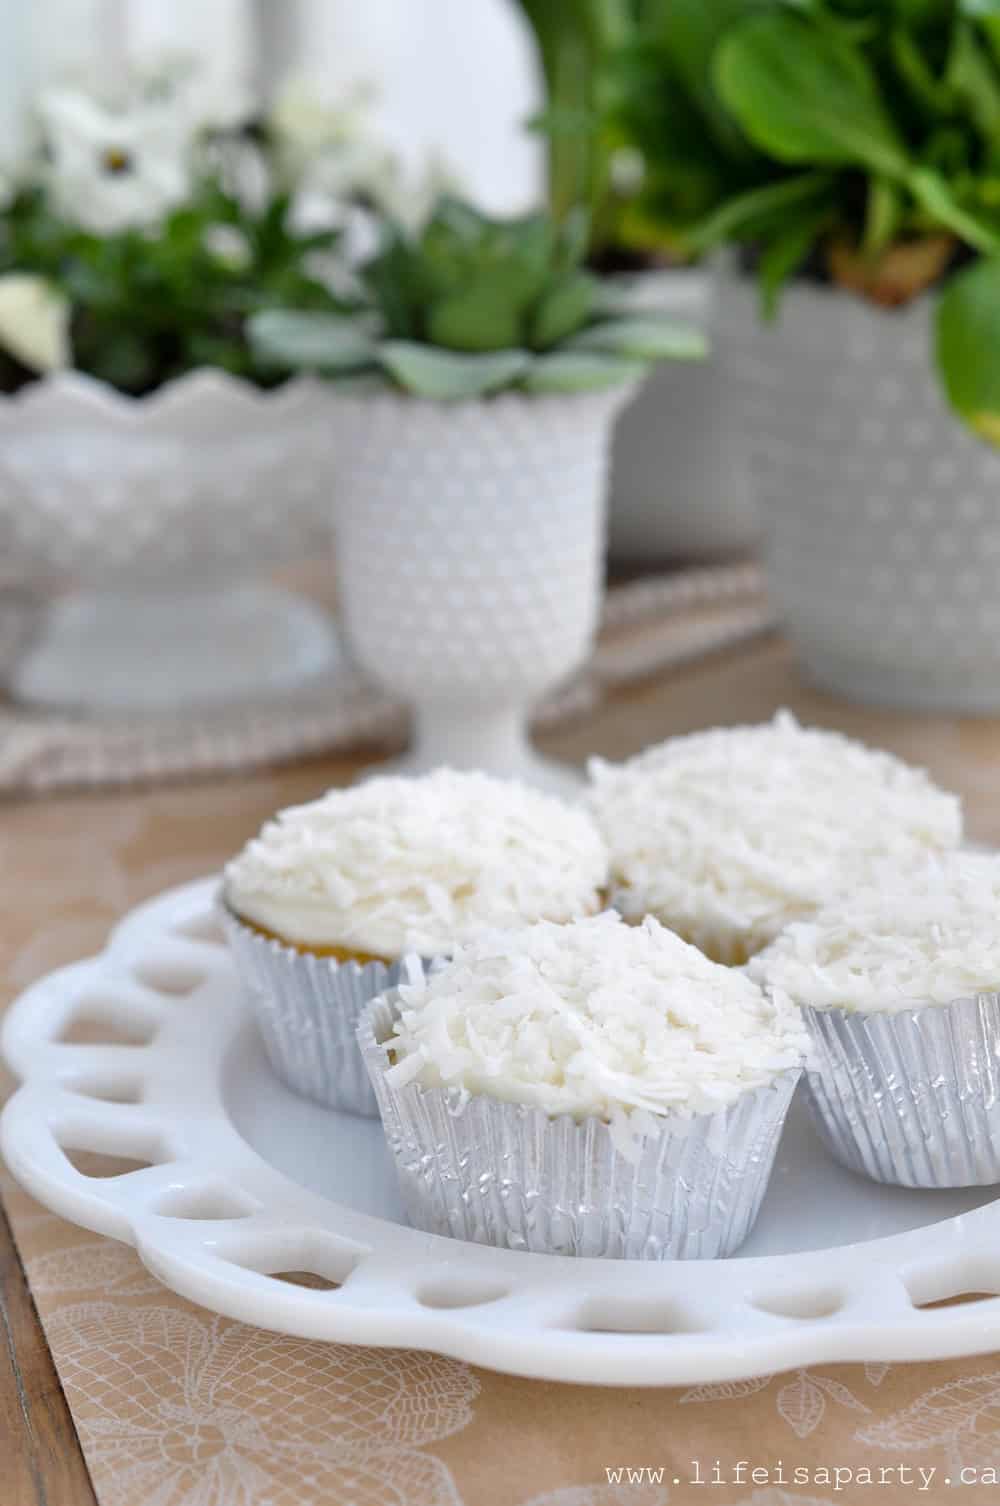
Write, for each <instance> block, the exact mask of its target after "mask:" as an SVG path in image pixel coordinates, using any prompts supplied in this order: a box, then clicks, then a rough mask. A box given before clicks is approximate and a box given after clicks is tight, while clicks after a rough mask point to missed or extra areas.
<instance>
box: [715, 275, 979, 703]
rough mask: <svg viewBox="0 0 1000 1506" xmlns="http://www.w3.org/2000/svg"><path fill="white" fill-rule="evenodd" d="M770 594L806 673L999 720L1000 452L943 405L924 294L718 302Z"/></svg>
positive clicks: (812, 292) (801, 292)
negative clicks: (767, 317) (871, 301)
mask: <svg viewBox="0 0 1000 1506" xmlns="http://www.w3.org/2000/svg"><path fill="white" fill-rule="evenodd" d="M723 297H724V300H725V302H726V304H727V315H726V324H727V329H728V330H729V331H730V341H731V349H732V352H733V355H732V359H733V361H734V364H735V367H736V369H738V372H739V376H740V379H741V383H742V386H743V397H742V406H743V417H744V422H745V424H746V425H747V427H748V429H749V431H750V433H749V444H750V446H751V447H752V450H753V456H754V481H755V488H756V492H757V498H758V502H759V505H760V509H761V513H762V516H763V521H764V528H765V555H766V562H767V568H768V572H769V577H770V585H771V591H772V593H773V596H774V598H775V601H776V604H777V606H778V608H779V610H780V611H781V613H782V614H783V616H784V617H785V619H786V622H787V625H788V629H789V631H790V633H791V635H792V638H793V640H794V642H795V646H796V648H797V650H798V652H799V655H800V657H801V659H802V662H803V665H804V667H805V669H806V672H807V673H808V674H809V676H810V678H812V679H813V680H814V681H816V682H817V683H818V684H819V685H821V686H823V687H825V688H827V689H830V690H833V691H835V692H839V693H841V694H844V695H848V696H852V697H856V698H858V699H862V700H869V701H875V702H878V703H880V704H883V705H896V706H902V707H908V708H913V709H916V710H935V711H946V712H947V711H951V712H995V711H997V710H1000V600H998V598H997V595H996V589H995V581H996V576H997V571H998V568H1000V453H998V452H996V451H994V450H992V449H991V448H990V447H989V446H988V445H986V444H985V443H984V442H983V441H981V440H978V439H976V438H975V437H974V436H973V435H972V434H971V433H969V432H968V430H966V429H965V428H964V427H963V425H962V424H961V423H960V422H959V420H958V419H957V418H956V417H955V416H954V414H953V413H952V412H951V410H950V409H948V408H947V406H946V404H945V401H944V398H943V396H942V393H941V389H940V386H939V383H938V379H937V376H936V373H935V371H934V369H933V366H932V335H931V329H930V322H931V313H932V308H933V305H932V302H931V300H930V299H922V300H920V301H919V302H918V303H916V304H913V305H911V306H909V307H908V308H906V309H903V310H899V311H893V312H884V311H879V310H877V309H875V308H873V307H871V306H870V305H868V304H866V303H863V302H862V301H861V300H859V299H857V298H853V297H851V296H850V295H849V294H846V293H842V292H838V291H835V290H832V289H825V288H820V287H804V286H799V285H797V286H793V287H792V288H791V289H789V291H788V293H787V294H786V296H785V299H784V302H783V306H782V311H781V315H780V318H779V320H778V322H777V324H775V325H773V326H766V325H765V326H761V325H760V323H759V321H758V317H757V312H756V292H755V289H753V288H752V287H751V286H750V285H749V283H739V282H736V281H735V280H733V281H730V282H728V283H727V284H726V286H725V290H724V293H723Z"/></svg>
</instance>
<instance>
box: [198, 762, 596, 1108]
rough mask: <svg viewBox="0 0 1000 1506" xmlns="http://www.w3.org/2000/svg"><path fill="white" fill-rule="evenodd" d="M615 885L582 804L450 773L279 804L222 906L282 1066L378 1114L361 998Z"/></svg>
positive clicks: (330, 1096)
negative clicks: (365, 1057)
mask: <svg viewBox="0 0 1000 1506" xmlns="http://www.w3.org/2000/svg"><path fill="white" fill-rule="evenodd" d="M606 881H607V853H606V851H605V848H604V844H603V842H602V840H601V838H600V836H599V834H598V832H597V830H596V828H595V826H594V824H593V822H592V820H591V819H590V817H589V816H588V815H587V814H586V813H585V812H584V811H583V810H580V809H577V808H574V807H572V806H569V805H565V804H563V803H562V802H561V801H559V800H556V799H554V798H553V797H551V796H548V795H542V794H539V793H538V792H536V791H535V790H531V789H528V788H526V787H525V786H522V785H518V784H514V783H508V782H505V781H501V780H498V779H491V778H489V777H488V776H486V775H485V774H460V773H455V772H453V771H452V770H450V769H441V770H438V771H437V772H436V773H434V774H429V775H427V776H426V777H424V778H419V779H405V778H381V779H371V780H369V781H367V782H366V783H364V784H359V785H356V786H354V787H353V788H351V789H345V790H331V791H330V792H329V793H328V794H326V795H324V796H323V798H322V799H320V800H316V801H314V802H313V803H312V804H310V805H301V806H296V807H294V808H293V809H290V810H285V811H282V812H280V814H279V815H278V816H277V817H276V818H275V819H274V820H273V821H269V822H268V823H267V825H266V826H265V827H264V828H263V830H262V831H261V833H260V835H259V836H258V837H256V838H255V839H254V840H253V841H252V842H250V843H249V845H248V846H247V847H246V848H245V849H244V850H243V852H242V853H241V854H240V855H239V856H238V857H237V858H235V859H234V860H233V862H231V863H230V864H229V865H228V867H227V868H226V870H225V876H224V880H223V886H222V910H223V916H224V920H225V924H226V929H227V932H228V935H229V939H230V942H231V945H232V948H233V953H234V956H235V959H236V964H237V967H238V968H239V970H240V973H241V975H242V977H243V980H244V983H245V985H246V988H247V991H248V993H249V996H250V999H251V1001H252V1003H253V1006H254V1010H255V1013H256V1016H257V1020H258V1023H259V1025H260V1028H261V1033H262V1035H263V1037H264V1044H265V1046H266V1048H267V1052H268V1056H269V1057H270V1060H271V1063H272V1065H273V1067H274V1069H275V1071H276V1072H277V1073H278V1075H279V1076H280V1077H281V1078H282V1079H283V1080H284V1081H285V1082H286V1083H287V1084H288V1086H289V1087H291V1088H294V1089H295V1090H296V1091H297V1092H300V1093H304V1094H306V1095H307V1096H308V1097H310V1098H316V1099H318V1100H319V1101H320V1102H322V1103H324V1104H326V1105H328V1106H329V1107H331V1108H340V1109H348V1110H350V1111H351V1112H354V1113H361V1114H375V1113H376V1106H375V1100H374V1097H373V1095H372V1090H371V1087H370V1085H369V1082H368V1077H367V1074H366V1072H365V1069H364V1067H363V1065H362V1062H361V1058H360V1056H359V1054H358V1047H357V1041H356V1038H355V1028H356V1025H357V1019H358V1015H359V1012H360V1010H361V1008H362V1006H363V1005H364V1004H365V1003H366V1002H367V1000H368V999H370V998H371V997H372V996H373V995H374V994H377V993H380V992H381V991H382V990H383V989H385V988H388V987H392V986H393V985H394V984H396V983H398V982H399V980H400V978H401V977H403V976H406V975H407V969H409V970H415V971H416V972H417V973H419V972H420V971H421V969H420V965H419V959H421V958H425V959H431V958H434V957H440V956H447V955H448V954H449V953H450V952H451V951H452V950H453V949H454V947H455V946H456V945H459V944H461V943H463V942H465V941H468V940H469V939H470V938H471V937H473V936H475V935H477V934H478V932H479V931H481V930H482V929H483V928H484V927H495V926H515V925H524V924H527V923H530V922H532V921H535V920H540V919H546V920H553V921H563V920H571V919H573V918H574V917H576V916H579V915H590V914H593V913H595V912H596V911H597V910H598V909H599V908H600V905H601V901H602V894H603V889H604V886H605V884H606ZM407 958H409V961H408V962H406V960H405V959H407Z"/></svg>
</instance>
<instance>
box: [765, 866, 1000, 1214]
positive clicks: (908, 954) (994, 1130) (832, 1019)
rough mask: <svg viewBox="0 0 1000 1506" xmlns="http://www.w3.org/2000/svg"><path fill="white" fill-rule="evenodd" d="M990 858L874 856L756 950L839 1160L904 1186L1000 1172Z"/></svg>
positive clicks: (975, 1182)
mask: <svg viewBox="0 0 1000 1506" xmlns="http://www.w3.org/2000/svg"><path fill="white" fill-rule="evenodd" d="M998 917H1000V858H997V857H987V856H985V855H978V854H973V853H951V854H948V855H947V856H945V857H943V858H941V859H939V860H937V861H933V862H929V863H926V864H924V865H923V866H922V867H921V868H919V869H918V870H916V871H913V870H910V871H899V870H894V869H889V868H885V869H882V870H879V871H878V872H876V873H875V874H874V875H873V878H872V881H871V882H870V883H869V884H867V885H865V886H863V887H861V888H859V889H858V890H856V891H855V893H853V894H852V895H851V896H850V897H848V898H847V899H845V900H843V901H842V902H840V903H838V904H835V905H831V906H830V907H829V908H828V909H825V910H821V911H820V912H819V914H818V915H817V916H816V917H815V919H814V920H811V921H808V922H800V923H799V924H797V925H793V926H790V927H789V928H788V930H787V931H786V932H785V933H784V934H783V935H782V936H780V937H779V938H778V940H777V941H776V942H774V944H773V945H772V946H770V947H768V949H767V950H766V951H765V952H762V953H761V955H760V956H759V957H757V958H755V959H754V961H753V962H752V963H751V964H750V968H749V971H750V973H751V974H752V975H753V977H755V978H756V979H757V980H758V981H759V982H761V983H762V984H764V985H765V986H766V987H768V988H773V989H775V990H778V991H780V992H781V993H782V995H786V996H789V997H790V998H791V999H792V1000H794V1001H795V1002H797V1003H798V1004H799V1005H801V1007H802V1013H803V1017H804V1019H805V1022H806V1026H807V1028H808V1030H809V1033H810V1035H811V1037H812V1042H813V1048H812V1055H811V1061H810V1069H809V1072H808V1074H807V1078H806V1091H807V1096H808V1100H809V1103H810V1107H811V1109H812V1113H813V1117H814V1119H815V1122H816V1124H817V1127H818V1129H819V1132H820V1134H821V1135H822V1137H823V1139H824V1140H825V1142H826V1144H827V1145H828V1147H829V1148H830V1150H831V1151H832V1152H833V1154H834V1155H835V1156H836V1157H837V1159H838V1160H840V1161H842V1162H844V1164H845V1165H847V1166H849V1167H851V1169H852V1170H854V1171H858V1172H862V1173H863V1174H864V1175H866V1176H869V1177H872V1178H873V1179H874V1180H875V1181H877V1182H891V1183H894V1184H896V1185H899V1186H903V1187H972V1186H981V1185H989V1184H992V1183H994V1182H1000V992H998V990H1000V932H998Z"/></svg>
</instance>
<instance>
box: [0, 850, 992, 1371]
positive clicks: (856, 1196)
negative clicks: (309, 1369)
mask: <svg viewBox="0 0 1000 1506" xmlns="http://www.w3.org/2000/svg"><path fill="white" fill-rule="evenodd" d="M217 882H218V881H217V879H210V880H206V881H202V882H200V883H196V884H190V885H187V886H185V887H184V888H182V889H175V890H173V891H172V892H171V893H168V894H166V895H164V896H162V897H161V898H159V899H157V900H154V901H152V902H151V903H149V904H146V905H144V906H142V907H141V908H140V909H138V910H136V911H134V912H133V913H132V914H131V915H130V916H129V917H128V918H127V919H126V920H125V921H124V922H123V924H122V925H121V926H119V928H118V929H117V930H116V931H115V933H114V935H113V936H112V938H111V940H110V942H109V945H108V947H107V949H106V950H105V951H104V952H103V953H102V954H101V955H100V956H99V957H96V958H94V959H92V960H90V961H87V962H81V963H78V964H76V965H75V966H73V967H68V968H63V969H62V970H61V971H59V972H57V973H54V974H53V975H52V976H51V977H49V978H47V979H44V980H43V981H42V982H41V983H38V984H37V985H35V987H33V988H32V989H30V990H29V991H28V992H27V993H26V994H25V995H23V997H22V998H21V999H19V1000H18V1002H17V1003H16V1004H15V1005H14V1006H13V1007H12V1009H11V1010H10V1012H9V1014H8V1016H7V1019H6V1022H5V1025H4V1030H3V1036H2V1044H3V1050H4V1053H5V1056H6V1059H7V1061H8V1063H9V1065H10V1066H11V1068H12V1069H13V1070H14V1072H15V1073H17V1074H18V1076H19V1077H20V1078H21V1079H22V1080H23V1086H22V1087H21V1088H20V1090H19V1091H18V1092H17V1093H16V1094H15V1096H14V1097H13V1099H12V1100H11V1101H10V1103H9V1104H8V1105H7V1108H6V1110H5V1112H4V1115H3V1119H2V1121H0V1147H2V1150H3V1154H4V1156H5V1157H6V1160H7V1163H8V1165H9V1166H10V1169H11V1171H12V1172H13V1174H14V1175H15V1177H17V1179H18V1180H19V1181H20V1182H21V1183H22V1185H23V1186H24V1187H25V1188H26V1189H27V1190H28V1191H29V1192H30V1193H32V1194H33V1195H34V1196H35V1197H36V1198H38V1199H39V1201H40V1202H42V1203H44V1204H45V1205H46V1206H47V1207H49V1208H51V1209H53V1210H54V1211H55V1212H56V1213H59V1214H61V1215H63V1216H64V1217H65V1218H68V1219H71V1220H72V1221H74V1222H75V1223H78V1224H82V1225H84V1226H85V1227H86V1228H89V1229H94V1230H96V1231H97V1232H98V1233H101V1234H107V1235H111V1236H112V1237H113V1238H116V1239H121V1240H125V1241H127V1242H128V1243H129V1244H132V1245H134V1246H135V1248H136V1250H137V1251H138V1254H139V1256H140V1258H141V1259H142V1261H143V1262H144V1264H145V1265H146V1266H147V1267H148V1268H149V1270H150V1271H152V1272H153V1273H154V1275H156V1276H157V1277H158V1278H159V1279H160V1280H161V1281H162V1282H164V1283H165V1285H167V1286H168V1287H171V1288H172V1289H173V1290H174V1291H177V1292H180V1293H181V1294H182V1295H183V1296H185V1297H188V1298H190V1299H191V1300H192V1301H195V1302H198V1303H200V1304H202V1306H204V1307H207V1308H210V1309H212V1310H214V1311H216V1312H220V1313H224V1314H226V1315H227V1316H229V1317H233V1318H238V1319H241V1320H242V1321H244V1322H247V1323H255V1324H258V1325H260V1326H261V1327H264V1328H271V1329H275V1330H277V1331H278V1332H282V1333H289V1334H297V1335H300V1336H303V1337H306V1338H311V1339H320V1340H328V1341H330V1342H337V1343H355V1344H384V1345H392V1346H399V1347H406V1346H409V1347H415V1348H420V1349H429V1350H435V1351H438V1352H439V1353H442V1354H449V1355H454V1356H456V1357H458V1358H461V1359H464V1360H468V1361H471V1362H474V1363H476V1364H480V1365H485V1366H489V1367H491V1368H493V1369H497V1370H506V1371H510V1372H512V1373H516V1374H520V1375H527V1376H535V1377H539V1378H547V1379H553V1380H570V1381H582V1382H590V1383H593V1384H601V1385H609V1384H613V1385H694V1384H699V1383H703V1382H711V1381H722V1380H732V1379H737V1378H741V1377H745V1376H750V1375H759V1374H763V1373H766V1372H769V1371H774V1370H780V1369H785V1368H788V1367H789V1366H798V1365H810V1364H816V1363H818V1362H820V1361H834V1360H929V1359H941V1358H945V1357H948V1356H954V1355H965V1354H976V1353H982V1352H985V1351H988V1350H992V1349H996V1348H998V1347H1000V1296H997V1295H996V1294H997V1293H1000V1202H998V1201H997V1198H998V1195H1000V1189H997V1188H982V1187H980V1188H972V1189H968V1190H963V1191H955V1192H915V1191H909V1190H906V1189H903V1188H893V1187H879V1186H876V1185H875V1184H874V1183H871V1182H867V1181H865V1180H863V1179H861V1178H859V1177H857V1176H855V1175H853V1174H852V1173H851V1172H848V1171H846V1170H844V1169H843V1168H842V1167H840V1166H838V1165H837V1164H836V1163H834V1162H833V1161H832V1160H831V1159H830V1158H829V1156H828V1155H827V1154H826V1152H825V1151H824V1150H823V1149H822V1147H821V1146H820V1144H819V1143H818V1141H817V1140H816V1137H815V1136H814V1134H813V1132H812V1129H811V1127H810V1125H809V1122H808V1120H807V1118H806V1116H805V1114H804V1113H803V1112H802V1110H801V1107H800V1106H799V1105H796V1106H795V1107H794V1108H793V1111H792V1114H791V1116H790V1118H789V1122H788V1125H787V1128H786V1130H785V1134H784V1137H783V1139H782V1143H781V1147H780V1149H779V1153H778V1159H777V1165H776V1169H775V1174H774V1178H773V1181H772V1183H771V1187H770V1190H769V1192H768V1195H767V1198H766V1201H765V1203H764V1208H763V1211H762V1213H761V1216H760V1220H759V1222H758V1224H757V1227H756V1229H755V1231H754V1233H753V1235H752V1236H751V1238H750V1240H749V1242H748V1243H747V1244H746V1245H745V1246H744V1247H743V1249H742V1250H741V1251H740V1253H739V1255H737V1256H736V1257H734V1258H731V1259H729V1260H724V1261H713V1260H708V1261H684V1262H677V1263H674V1264H656V1263H645V1262H624V1261H600V1260H572V1259H569V1258H566V1257H560V1256H545V1255H529V1254H523V1253H521V1252H517V1251H510V1250H494V1249H489V1248H486V1247H483V1246H480V1245H473V1244H465V1243H461V1242H459V1241H455V1240H448V1239H443V1238H439V1237H437V1236H434V1235H429V1234H422V1233H420V1232H418V1231H416V1230H414V1229H411V1228H409V1227H408V1226H407V1225H406V1224H405V1222H404V1220H403V1215H402V1211H401V1207H400V1202H399V1198H398V1195H397V1191H396V1187H395V1183H394V1178H393V1172H392V1168H391V1165H390V1163H389V1159H388V1155H387V1152H386V1150H385V1146H384V1144H383V1140H382V1135H381V1131H380V1127H379V1124H378V1121H377V1120H364V1119H355V1118H352V1117H350V1116H348V1115H338V1114H334V1113H331V1112H329V1111H328V1110H325V1109H323V1108H320V1107H318V1106H317V1105H314V1104H312V1103H309V1102H306V1101H305V1100H303V1099H299V1098H296V1097H294V1096H293V1095H292V1094H291V1093H289V1092H288V1091H287V1090H286V1089H285V1088H284V1087H282V1085H281V1084H280V1083H279V1082H278V1081H277V1080H276V1079H275V1078H274V1077H273V1076H272V1074H271V1072H270V1070H269V1068H268V1066H267V1064H266V1062H265V1059H264V1055H263V1050H262V1047H261V1045H260V1042H259V1040H258V1038H257V1035H256V1032H255V1029H254V1026H253V1023H252V1021H251V1019H250V1017H249V1015H248V1013H247V1010H246V1007H245V1005H244V1002H243V999H242V998H241V995H240V990H239V987H238V984H237V981H236V976H235V973H234V971H233V968H232V964H231V962H230V959H229V955H228V952H227V951H226V949H225V946H224V944H223V942H222V937H221V934H220V933H219V931H218V928H217V926H216V923H215V920H214V918H213V914H212V900H213V895H214V892H215V889H216V887H217ZM81 1156H86V1157H88V1158H89V1159H86V1160H84V1161H83V1162H82V1166H83V1168H84V1169H80V1166H79V1165H78V1164H75V1163H77V1162H79V1159H80V1157H81ZM95 1156H97V1157H100V1156H104V1157H115V1158H128V1159H129V1160H130V1161H131V1162H133V1163H134V1162H138V1163H141V1164H140V1165H139V1166H138V1167H137V1168H135V1169H126V1170H122V1169H121V1168H120V1166H119V1165H118V1163H117V1162H111V1163H109V1165H108V1166H107V1167H101V1166H98V1165H97V1164H96V1161H95ZM99 1170H110V1171H111V1172H113V1173H116V1174H113V1175H108V1176H98V1175H96V1173H97V1171H99ZM290 1276H292V1277H294V1279H293V1280H290V1279H289V1277H290ZM306 1282H308V1284H304V1283H306ZM973 1296H974V1297H975V1298H976V1300H968V1299H969V1298H970V1297H973ZM959 1297H961V1298H965V1299H966V1300H963V1301H961V1302H957V1301H954V1300H953V1299H956V1298H959Z"/></svg>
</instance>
